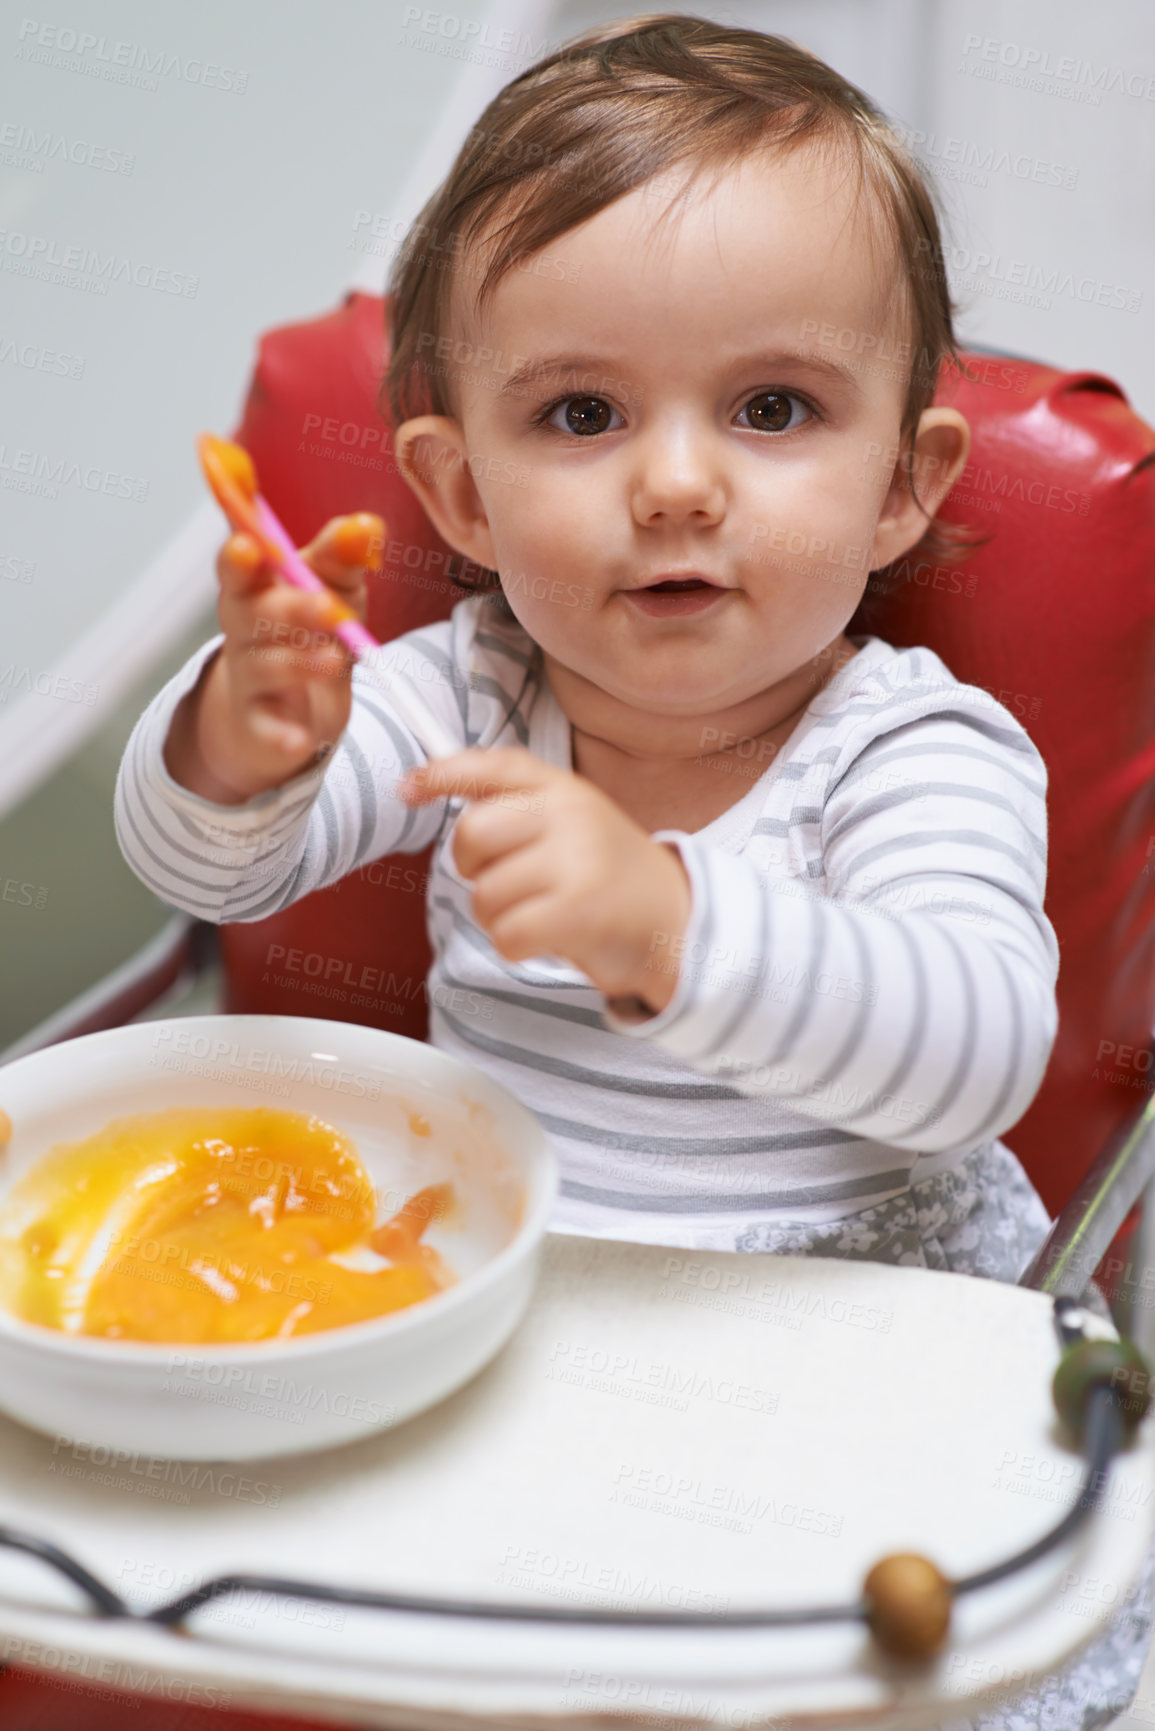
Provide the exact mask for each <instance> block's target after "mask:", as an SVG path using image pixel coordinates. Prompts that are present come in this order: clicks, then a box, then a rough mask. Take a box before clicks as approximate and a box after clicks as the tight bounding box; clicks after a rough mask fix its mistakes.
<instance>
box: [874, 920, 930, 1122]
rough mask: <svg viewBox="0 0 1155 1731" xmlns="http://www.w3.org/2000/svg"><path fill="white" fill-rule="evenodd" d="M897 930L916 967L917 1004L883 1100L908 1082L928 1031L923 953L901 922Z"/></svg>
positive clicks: (884, 1085) (897, 923)
mask: <svg viewBox="0 0 1155 1731" xmlns="http://www.w3.org/2000/svg"><path fill="white" fill-rule="evenodd" d="M896 929H897V931H898V932H899V934H900V936H901V937H902V941H903V942H904V943H905V945H906V946H907V949H908V950H909V951H910V959H911V963H912V964H913V967H914V989H915V1004H914V1015H913V1017H912V1019H911V1025H910V1033H909V1035H908V1036H907V1041H906V1045H905V1046H904V1047H903V1051H902V1056H901V1057H900V1058H899V1060H898V1063H897V1064H896V1065H895V1067H894V1069H893V1070H892V1071H891V1073H890V1075H889V1076H888V1077H887V1078H886V1081H885V1082H884V1083H883V1084H882V1089H881V1094H882V1096H883V1098H885V1096H886V1095H887V1094H893V1092H894V1091H895V1089H896V1088H897V1087H898V1085H899V1083H900V1082H903V1081H905V1080H906V1077H907V1075H908V1074H909V1072H910V1070H911V1068H912V1067H913V1065H914V1061H915V1056H916V1054H919V1053H921V1051H922V1043H923V1036H924V1034H925V1031H926V1011H927V1004H928V1003H929V1001H930V990H929V987H928V984H927V978H926V967H925V965H924V963H923V959H922V951H921V950H920V949H919V947H918V945H917V944H916V943H915V941H914V939H913V938H912V937H911V935H910V933H909V932H908V931H907V929H906V927H905V926H904V925H903V923H902V921H901V920H898V921H896Z"/></svg>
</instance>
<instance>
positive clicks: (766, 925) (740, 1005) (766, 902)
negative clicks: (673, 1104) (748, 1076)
mask: <svg viewBox="0 0 1155 1731" xmlns="http://www.w3.org/2000/svg"><path fill="white" fill-rule="evenodd" d="M754 954H755V955H756V956H758V957H760V962H759V967H758V978H759V980H762V979H764V978H765V975H766V967H767V963H768V961H769V957H770V897H769V896H765V895H760V896H759V897H758V944H757V948H756V949H755V951H754ZM752 1001H753V1000H751V999H749V998H747V997H746V996H745V995H744V994H742V993H739V995H738V1002H737V1004H736V1005H735V1008H734V1013H733V1015H732V1016H731V1017H730V1018H729V1020H728V1021H727V1022H726V1023H725V1025H724V1026H723V1028H722V1031H721V1033H720V1034H719V1035H718V1037H717V1039H716V1040H711V1041H710V1044H709V1045H708V1046H707V1047H706V1049H705V1051H704V1052H703V1053H702V1058H703V1059H710V1058H716V1057H717V1056H718V1055H719V1053H720V1052H722V1051H724V1049H725V1046H726V1042H727V1040H729V1039H730V1038H731V1037H732V1035H733V1034H734V1032H735V1030H736V1029H737V1028H738V1027H739V1026H740V1024H741V1023H742V1021H743V1020H744V1019H745V1016H746V1013H747V1011H748V1010H749V1008H750V1005H751V1002H752ZM735 1092H740V1090H735ZM745 1097H746V1096H743V1098H745Z"/></svg>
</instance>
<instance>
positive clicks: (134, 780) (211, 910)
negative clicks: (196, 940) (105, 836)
mask: <svg viewBox="0 0 1155 1731" xmlns="http://www.w3.org/2000/svg"><path fill="white" fill-rule="evenodd" d="M138 749H139V747H138ZM129 770H130V778H129V781H128V785H127V788H126V792H127V793H128V794H129V795H130V797H129V798H126V799H125V801H124V819H125V827H126V829H127V831H128V833H129V834H130V835H131V837H132V839H133V841H134V842H135V843H136V847H135V848H133V849H132V850H130V851H131V853H132V854H133V856H134V857H133V861H132V868H133V870H134V871H137V872H139V873H140V876H141V878H142V879H143V881H144V882H145V883H147V885H148V887H149V889H150V890H152V892H153V894H154V895H156V896H159V897H160V899H161V901H163V902H165V903H166V905H167V906H169V907H174V906H177V905H179V904H177V903H174V902H172V901H171V900H170V899H169V896H168V895H167V894H166V893H165V890H164V889H163V888H160V887H158V884H157V883H156V882H154V881H153V880H152V878H151V877H150V876H149V874H148V873H147V872H145V871H142V870H141V869H140V860H141V858H142V856H143V857H144V858H147V859H148V860H150V861H151V862H152V864H153V865H154V866H155V867H156V869H157V871H158V872H159V873H160V883H161V884H163V883H164V880H165V879H170V880H171V879H173V878H175V879H176V881H177V882H178V883H179V884H187V885H188V888H189V894H188V897H187V900H188V901H189V902H190V903H192V904H193V906H192V907H190V908H189V909H188V910H187V911H189V912H192V911H194V910H195V911H196V912H197V913H198V914H200V913H202V910H203V917H204V918H205V919H208V920H211V921H213V923H214V924H215V923H217V921H218V920H219V917H220V916H219V909H218V907H217V903H216V902H215V901H203V900H201V899H200V896H201V895H203V893H204V891H205V888H206V885H205V881H204V880H205V873H206V871H212V872H220V873H221V874H222V876H223V877H224V879H225V881H224V882H223V883H221V884H219V885H218V884H212V885H210V886H208V887H209V888H210V889H220V890H221V891H222V892H223V893H224V894H227V893H228V888H229V884H230V883H232V882H233V881H234V880H235V877H236V873H237V871H238V870H239V869H241V868H239V867H237V866H223V865H213V864H209V863H208V862H207V861H205V860H203V859H198V864H199V866H200V872H199V875H198V876H197V877H195V878H194V877H190V876H189V875H188V873H187V872H182V871H178V870H177V869H176V867H175V866H171V865H169V863H168V861H167V860H165V859H163V858H162V857H161V856H160V855H159V854H158V853H157V852H156V851H155V849H154V848H153V847H152V846H151V844H150V842H149V841H147V840H146V839H145V836H144V834H143V832H142V831H141V830H140V828H139V827H138V824H137V812H138V811H139V812H140V813H142V814H143V815H144V817H146V818H147V819H148V821H149V822H150V824H151V825H152V828H153V829H154V830H155V832H156V834H157V836H158V837H159V838H160V840H161V841H163V842H164V844H165V846H166V847H168V848H171V849H172V850H173V851H174V852H175V853H177V854H179V855H180V856H181V857H184V858H193V857H194V856H193V855H192V854H191V853H190V852H189V850H188V849H186V848H183V847H182V846H181V845H180V843H179V842H177V841H174V840H173V838H172V837H171V836H170V835H168V834H167V833H166V831H165V830H164V829H162V828H161V826H160V824H159V823H158V822H157V820H156V817H155V815H154V810H155V808H154V806H153V803H152V801H151V800H150V799H146V798H144V797H142V794H141V784H142V783H141V778H140V776H139V775H138V774H137V770H136V764H135V762H131V763H130V765H129ZM162 809H164V810H165V811H166V812H167V811H168V810H169V809H170V808H169V807H167V806H165V807H163V808H162ZM169 887H170V888H171V885H170V886H169ZM196 892H199V894H198V893H196Z"/></svg>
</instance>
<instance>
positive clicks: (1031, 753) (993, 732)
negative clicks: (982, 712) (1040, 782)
mask: <svg viewBox="0 0 1155 1731" xmlns="http://www.w3.org/2000/svg"><path fill="white" fill-rule="evenodd" d="M920 702H925V698H920V697H918V696H917V694H916V695H915V696H914V697H910V696H905V697H904V696H901V695H900V696H896V697H890V698H887V700H886V702H885V703H847V704H844V705H843V706H842V708H840V709H836V710H834V711H833V712H832V713H831V714H830V715H820V716H817V717H816V718H815V720H814V722H813V723H812V725H813V727H814V728H819V727H838V726H839V725H840V724H841V723H842V721H843V720H844V719H845V718H846V717H847V716H848V715H880V714H885V713H886V711H887V710H888V709H901V708H911V707H912V706H913V705H914V704H916V703H920ZM951 717H957V718H958V719H959V720H960V721H961V722H962V723H963V724H964V725H965V726H967V727H970V728H974V729H975V730H976V732H978V733H985V734H986V736H987V738H988V739H997V740H998V742H999V744H1000V745H1005V746H1006V748H1007V750H1008V751H1017V752H1019V753H1020V754H1021V755H1022V756H1024V757H1029V758H1031V759H1032V760H1034V759H1035V758H1037V757H1038V751H1037V748H1036V747H1035V746H1034V745H1033V744H1032V743H1031V740H1030V738H1029V737H1028V738H1026V739H1024V738H1023V737H1022V735H1021V734H1018V733H1012V731H1011V729H1010V728H1009V727H1000V726H999V725H998V723H997V722H995V721H988V720H986V718H985V717H980V716H978V715H976V714H974V712H973V711H972V710H969V709H966V708H964V707H963V706H962V705H961V704H960V705H959V706H958V708H956V709H934V710H930V711H929V712H927V713H925V714H922V715H912V716H911V718H910V723H914V722H916V721H943V720H946V719H948V718H951ZM910 723H906V722H904V723H902V724H901V725H903V726H907V725H910ZM895 731H897V729H896V730H895ZM879 737H883V736H881V735H880V736H879Z"/></svg>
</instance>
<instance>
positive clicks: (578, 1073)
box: [436, 978, 748, 1100]
mask: <svg viewBox="0 0 1155 1731" xmlns="http://www.w3.org/2000/svg"><path fill="white" fill-rule="evenodd" d="M448 983H449V981H448V978H447V979H446V984H448ZM470 989H471V990H473V991H476V990H477V987H476V986H474V987H472V988H470ZM488 995H489V994H488V993H487V994H486V996H487V997H488ZM436 1007H437V1013H438V1015H440V1016H441V1017H442V1019H443V1020H444V1021H445V1022H446V1023H447V1025H448V1026H449V1027H450V1028H452V1030H453V1032H454V1033H455V1034H456V1036H457V1038H458V1039H459V1040H460V1041H461V1042H462V1044H463V1045H466V1046H470V1047H472V1048H473V1050H474V1051H477V1052H488V1053H489V1054H490V1056H491V1057H494V1058H503V1059H504V1060H505V1062H506V1063H508V1064H520V1065H521V1067H522V1068H523V1069H526V1070H535V1071H539V1072H542V1073H544V1074H545V1075H548V1076H562V1077H564V1078H565V1080H566V1081H567V1082H578V1083H580V1084H581V1086H582V1087H584V1088H594V1089H597V1090H599V1091H601V1090H603V1089H609V1090H610V1091H611V1092H612V1093H616V1094H632V1095H634V1096H635V1097H637V1098H640V1099H654V1100H745V1099H747V1098H748V1096H747V1095H745V1094H743V1093H742V1092H741V1090H740V1089H738V1088H730V1087H727V1085H726V1084H725V1083H724V1082H717V1081H713V1080H712V1079H711V1078H710V1077H708V1076H703V1077H701V1078H700V1079H699V1080H698V1081H696V1082H650V1081H639V1080H636V1079H634V1078H632V1077H629V1076H622V1075H617V1074H615V1073H614V1072H612V1071H610V1070H607V1069H597V1070H590V1069H586V1068H585V1067H584V1066H583V1065H581V1064H570V1063H567V1062H566V1060H565V1059H564V1058H550V1057H546V1055H545V1054H544V1053H542V1052H536V1051H534V1050H533V1049H532V1048H531V1047H528V1046H514V1045H511V1044H510V1042H509V1041H508V1040H495V1039H491V1038H489V1037H488V1036H486V1035H485V1034H481V1033H478V1032H477V1031H476V1030H475V1029H473V1028H470V1027H468V1026H467V1025H466V1024H465V1023H464V1022H461V1021H459V1020H458V1019H457V1017H456V1016H452V1015H450V1013H449V1011H448V1010H446V1009H444V1008H443V1007H442V1006H441V1005H440V1004H438V1005H437V1006H436Z"/></svg>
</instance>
